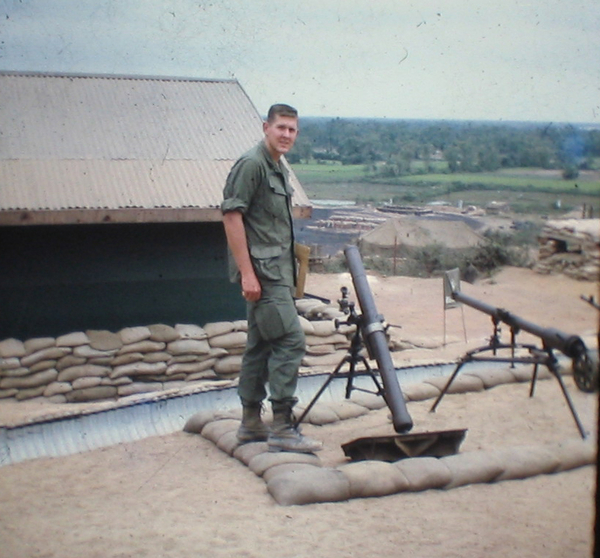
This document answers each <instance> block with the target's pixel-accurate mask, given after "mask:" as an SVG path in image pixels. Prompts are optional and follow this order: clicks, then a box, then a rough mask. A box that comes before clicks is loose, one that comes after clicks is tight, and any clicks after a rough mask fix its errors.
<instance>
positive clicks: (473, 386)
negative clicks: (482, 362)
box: [423, 373, 484, 393]
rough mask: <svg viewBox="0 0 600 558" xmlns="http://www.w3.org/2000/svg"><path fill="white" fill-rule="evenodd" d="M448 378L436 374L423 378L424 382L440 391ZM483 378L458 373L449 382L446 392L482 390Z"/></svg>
mask: <svg viewBox="0 0 600 558" xmlns="http://www.w3.org/2000/svg"><path fill="white" fill-rule="evenodd" d="M448 380H449V378H448V377H446V376H437V377H434V378H426V379H425V380H423V382H424V383H427V384H431V385H432V386H434V387H436V388H437V389H439V390H440V391H442V390H443V389H444V387H445V386H446V384H447V383H448ZM483 390H484V386H483V380H482V379H481V378H478V377H477V376H471V375H469V374H464V375H463V374H460V373H459V374H458V376H456V378H454V380H453V381H452V383H451V384H450V387H449V388H448V391H447V392H446V393H469V392H471V391H483Z"/></svg>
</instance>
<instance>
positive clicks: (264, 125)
mask: <svg viewBox="0 0 600 558" xmlns="http://www.w3.org/2000/svg"><path fill="white" fill-rule="evenodd" d="M268 127H269V122H268V121H267V120H265V121H264V122H263V132H264V133H265V134H266V133H267V128H268Z"/></svg>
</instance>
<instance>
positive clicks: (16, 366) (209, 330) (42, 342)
mask: <svg viewBox="0 0 600 558" xmlns="http://www.w3.org/2000/svg"><path fill="white" fill-rule="evenodd" d="M245 327H246V322H244V321H240V322H224V323H222V324H221V323H218V324H207V325H206V326H205V327H204V328H202V327H199V326H196V325H183V324H179V325H176V326H175V327H171V326H167V325H163V324H156V325H151V326H148V327H131V328H125V329H123V330H121V331H119V332H118V333H112V332H110V331H98V330H89V331H86V332H74V333H70V334H67V335H63V336H60V337H57V338H53V337H44V338H36V339H29V340H27V341H24V342H21V341H19V340H17V339H6V340H4V341H1V342H0V398H8V397H14V398H15V399H17V400H26V399H32V398H34V397H46V398H48V399H50V400H51V401H54V402H84V401H97V400H105V399H115V398H118V397H124V396H127V395H132V394H136V393H143V392H151V391H162V390H165V389H171V388H177V387H181V386H182V385H185V382H191V381H195V380H205V379H209V380H216V379H223V378H229V377H231V375H232V372H231V364H230V362H229V360H228V359H230V358H232V357H235V353H236V351H238V350H239V349H238V347H237V345H241V347H242V349H243V344H244V342H245V335H246V333H245V331H244V330H245Z"/></svg>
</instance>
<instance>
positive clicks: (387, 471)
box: [338, 461, 409, 498]
mask: <svg viewBox="0 0 600 558" xmlns="http://www.w3.org/2000/svg"><path fill="white" fill-rule="evenodd" d="M338 469H339V470H340V471H341V472H342V473H344V475H345V476H346V478H347V479H348V480H349V482H350V498H369V497H373V496H387V495H389V494H396V493H398V492H403V491H405V490H407V489H408V487H409V482H408V480H407V478H406V477H405V476H404V474H403V473H402V471H401V470H400V469H398V467H395V466H394V465H393V464H392V463H386V462H384V461H359V462H356V463H349V464H347V465H342V466H340V467H338Z"/></svg>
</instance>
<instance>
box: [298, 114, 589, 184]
mask: <svg viewBox="0 0 600 558" xmlns="http://www.w3.org/2000/svg"><path fill="white" fill-rule="evenodd" d="M598 157H600V129H598V128H593V127H586V126H575V125H570V124H554V123H549V124H537V123H488V122H452V121H440V122H437V121H422V120H415V121H412V120H408V121H407V120H385V119H344V118H329V119H328V118H310V117H309V118H303V119H302V120H301V134H300V136H299V137H298V140H297V141H296V145H295V146H294V149H293V150H292V151H291V152H290V153H289V155H288V157H287V158H288V160H289V161H290V162H291V163H299V162H315V161H317V162H319V161H321V162H336V163H338V164H343V165H348V164H352V165H356V164H362V165H366V166H367V168H368V169H369V170H370V172H372V173H373V174H376V175H380V176H382V177H385V176H389V177H393V176H402V175H406V174H412V173H414V172H439V171H440V168H441V166H440V162H442V163H444V165H443V166H444V172H450V173H457V172H489V171H495V170H498V169H501V168H514V167H534V168H543V169H562V170H563V176H564V177H565V178H575V177H576V176H577V175H578V173H579V171H580V170H583V169H592V168H596V166H597V165H596V163H595V160H596V158H598ZM415 162H419V165H418V166H416V165H415ZM417 168H418V171H416V170H415V169H417Z"/></svg>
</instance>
